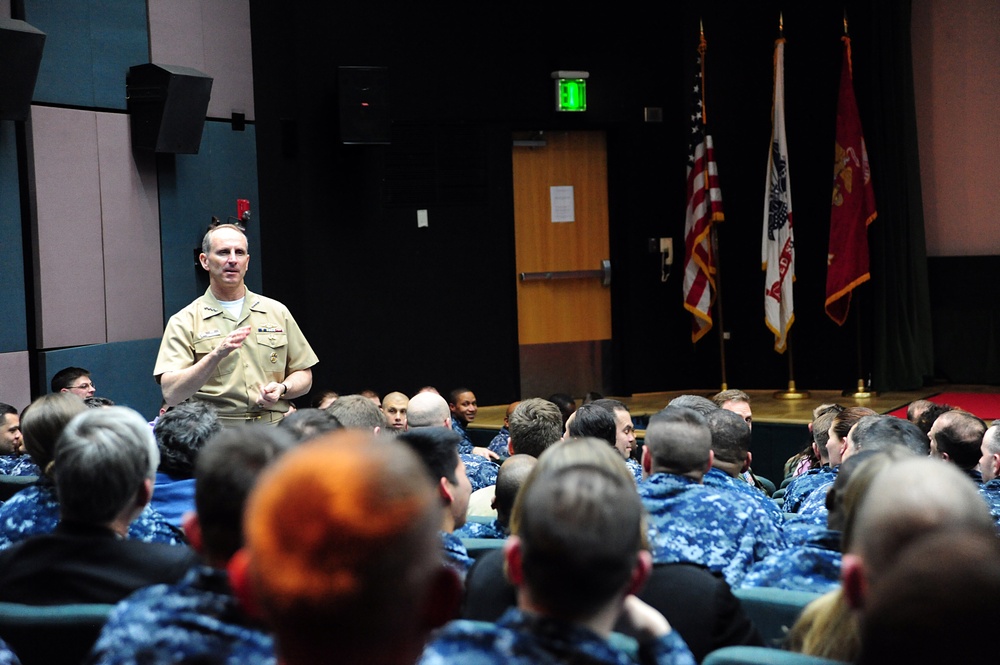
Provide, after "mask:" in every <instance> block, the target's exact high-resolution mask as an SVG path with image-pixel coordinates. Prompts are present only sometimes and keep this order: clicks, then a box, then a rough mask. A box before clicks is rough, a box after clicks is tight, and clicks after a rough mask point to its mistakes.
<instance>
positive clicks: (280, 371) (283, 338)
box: [257, 332, 288, 381]
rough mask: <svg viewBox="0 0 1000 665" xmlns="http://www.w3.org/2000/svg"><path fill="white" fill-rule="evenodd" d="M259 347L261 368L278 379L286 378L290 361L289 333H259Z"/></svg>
mask: <svg viewBox="0 0 1000 665" xmlns="http://www.w3.org/2000/svg"><path fill="white" fill-rule="evenodd" d="M257 349H258V351H259V353H260V366H261V369H262V370H263V371H264V372H265V373H267V374H273V375H274V376H273V378H274V380H276V381H280V380H281V379H283V378H285V365H286V364H287V363H288V335H286V334H285V333H272V332H268V333H257Z"/></svg>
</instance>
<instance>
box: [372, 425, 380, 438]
mask: <svg viewBox="0 0 1000 665" xmlns="http://www.w3.org/2000/svg"><path fill="white" fill-rule="evenodd" d="M381 431H382V428H381V427H380V426H378V425H375V428H374V431H373V432H372V434H373V435H374V436H378V435H379V432H381Z"/></svg>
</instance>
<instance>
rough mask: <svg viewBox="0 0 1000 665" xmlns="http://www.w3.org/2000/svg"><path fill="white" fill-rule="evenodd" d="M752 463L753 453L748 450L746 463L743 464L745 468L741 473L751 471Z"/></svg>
mask: <svg viewBox="0 0 1000 665" xmlns="http://www.w3.org/2000/svg"><path fill="white" fill-rule="evenodd" d="M752 461H753V453H751V452H750V451H749V450H748V451H747V458H746V461H745V462H743V468H741V469H740V473H746V472H747V471H749V470H750V462H752Z"/></svg>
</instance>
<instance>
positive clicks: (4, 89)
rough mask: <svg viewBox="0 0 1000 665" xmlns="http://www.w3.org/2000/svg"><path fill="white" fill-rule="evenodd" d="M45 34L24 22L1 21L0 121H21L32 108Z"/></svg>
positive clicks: (13, 20) (0, 19)
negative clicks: (32, 97)
mask: <svg viewBox="0 0 1000 665" xmlns="http://www.w3.org/2000/svg"><path fill="white" fill-rule="evenodd" d="M43 46H45V33H44V32H42V31H40V30H38V29H36V28H33V27H32V26H30V25H28V24H27V23H25V22H24V21H18V20H16V19H12V18H0V120H24V119H26V118H27V117H28V111H29V110H30V109H31V96H32V95H33V94H34V92H35V79H37V78H38V65H39V64H41V62H42V47H43Z"/></svg>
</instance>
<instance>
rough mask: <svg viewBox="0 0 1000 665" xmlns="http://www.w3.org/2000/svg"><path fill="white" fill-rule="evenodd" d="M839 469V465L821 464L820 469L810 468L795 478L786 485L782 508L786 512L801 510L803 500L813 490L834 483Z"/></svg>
mask: <svg viewBox="0 0 1000 665" xmlns="http://www.w3.org/2000/svg"><path fill="white" fill-rule="evenodd" d="M839 470H840V467H839V466H835V467H830V466H821V467H819V468H818V469H809V470H808V471H806V472H805V473H804V474H802V475H801V476H798V477H797V478H795V480H793V481H792V482H790V483H788V485H787V487H785V497H784V503H782V504H781V509H782V510H783V511H785V512H786V513H797V512H799V505H800V504H801V503H802V500H803V499H805V498H806V497H807V496H809V494H810V493H812V491H813V490H815V489H818V488H819V487H825V486H826V485H832V484H833V481H834V480H836V478H837V471H839Z"/></svg>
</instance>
